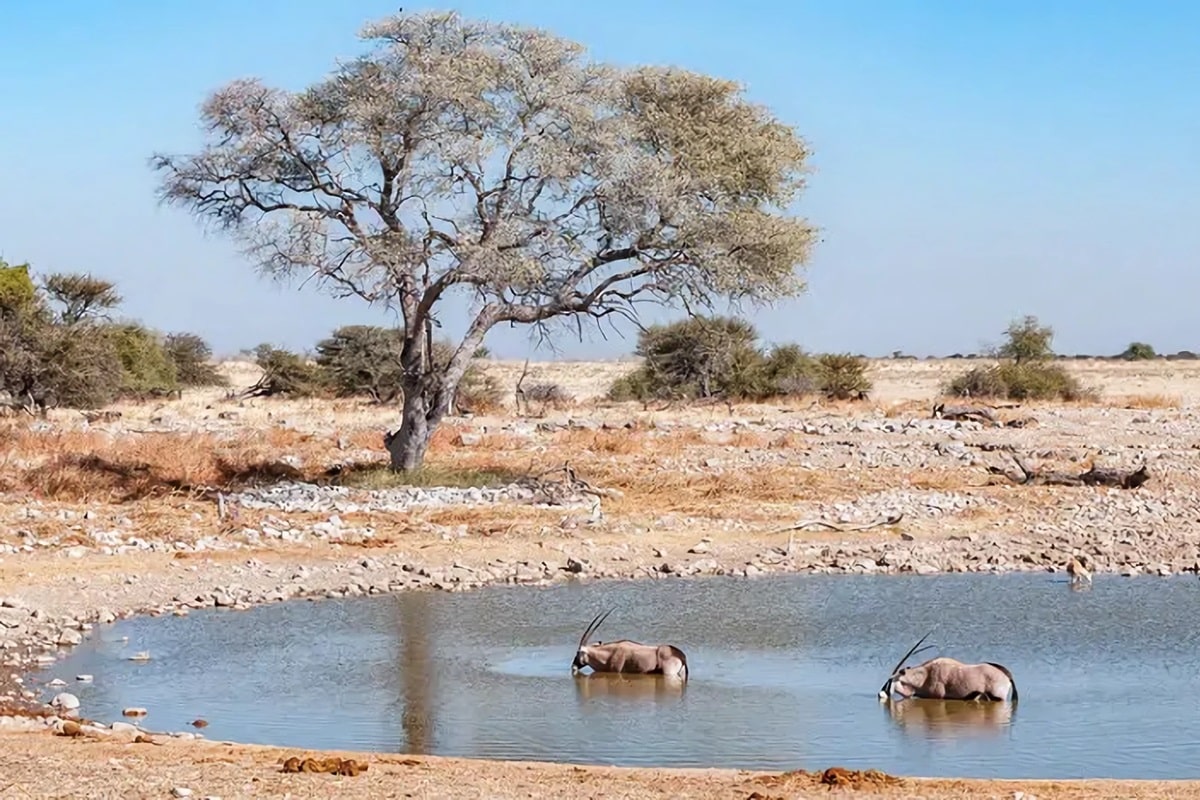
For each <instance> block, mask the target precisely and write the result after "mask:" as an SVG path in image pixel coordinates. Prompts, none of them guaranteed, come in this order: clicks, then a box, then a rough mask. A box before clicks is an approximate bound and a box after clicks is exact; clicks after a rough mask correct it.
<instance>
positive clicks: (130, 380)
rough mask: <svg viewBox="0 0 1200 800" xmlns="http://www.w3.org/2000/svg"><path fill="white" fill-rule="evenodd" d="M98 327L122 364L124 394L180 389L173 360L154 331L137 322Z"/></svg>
mask: <svg viewBox="0 0 1200 800" xmlns="http://www.w3.org/2000/svg"><path fill="white" fill-rule="evenodd" d="M100 330H102V331H103V332H104V335H105V337H106V338H107V339H108V340H109V341H110V342H111V343H112V347H113V349H114V351H115V352H116V355H117V360H118V361H119V362H120V364H121V384H120V385H121V395H122V396H123V397H144V396H146V395H152V394H161V393H164V392H173V391H175V390H177V389H178V388H179V378H178V376H177V374H176V372H175V362H174V361H172V360H171V357H170V356H169V355H168V354H167V350H166V348H165V347H164V346H163V342H162V339H161V338H160V337H159V336H158V335H157V334H155V333H154V332H153V331H151V330H149V329H147V328H145V327H143V326H141V325H138V324H136V323H123V324H114V325H105V326H103V327H101V328H100Z"/></svg>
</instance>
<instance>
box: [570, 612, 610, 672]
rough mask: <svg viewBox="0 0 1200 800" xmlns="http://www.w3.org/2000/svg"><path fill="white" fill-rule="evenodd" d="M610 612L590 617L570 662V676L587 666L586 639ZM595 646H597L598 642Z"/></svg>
mask: <svg viewBox="0 0 1200 800" xmlns="http://www.w3.org/2000/svg"><path fill="white" fill-rule="evenodd" d="M612 612H613V610H612V609H611V608H610V609H609V610H608V611H604V612H602V613H600V614H597V615H596V616H594V617H592V621H591V622H590V623H589V624H588V626H587V630H585V631H584V632H583V636H580V637H579V647H578V648H577V649H576V650H575V660H574V661H572V662H571V674H572V675H574V674H575V673H577V672H579V670H581V669H583V668H584V667H586V666H589V662H588V645H587V638H588V637H589V636H591V635H592V634H593V633H595V632H596V629H597V628H599V627H600V626H601V625H602V624H604V620H606V619H608V615H609V614H611V613H612ZM596 644H599V642H597V643H596Z"/></svg>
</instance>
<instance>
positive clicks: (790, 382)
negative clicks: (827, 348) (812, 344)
mask: <svg viewBox="0 0 1200 800" xmlns="http://www.w3.org/2000/svg"><path fill="white" fill-rule="evenodd" d="M764 366H765V371H766V377H767V381H768V383H769V385H770V386H771V387H772V388H773V389H774V390H775V392H776V393H777V394H780V395H785V396H786V395H791V396H796V397H804V396H806V395H810V394H816V393H817V392H819V391H820V390H821V374H820V365H819V363H818V361H817V359H815V358H813V357H812V356H810V355H809V354H807V353H805V352H804V350H803V348H801V347H800V345H798V344H784V345H779V346H777V347H775V348H773V349H772V350H771V352H770V354H769V355H767V359H766V364H765V365H764Z"/></svg>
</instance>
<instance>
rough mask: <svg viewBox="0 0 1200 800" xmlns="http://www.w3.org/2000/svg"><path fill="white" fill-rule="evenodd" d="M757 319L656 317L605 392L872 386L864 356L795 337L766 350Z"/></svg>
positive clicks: (684, 394)
mask: <svg viewBox="0 0 1200 800" xmlns="http://www.w3.org/2000/svg"><path fill="white" fill-rule="evenodd" d="M756 339H757V334H756V332H755V330H754V327H753V326H752V325H751V324H750V323H748V322H746V321H745V320H740V319H730V318H723V317H717V318H706V317H694V318H691V319H688V320H684V321H682V322H676V323H673V324H671V325H658V326H653V327H651V328H648V329H647V330H645V331H644V332H643V333H642V335H641V336H639V337H638V347H637V351H636V352H637V354H638V355H640V356H642V357H643V359H644V361H643V362H642V364H641V365H640V366H639V367H638V368H637V369H635V370H633V371H632V372H629V373H627V374H626V375H623V376H621V377H620V378H618V379H617V380H615V381H613V383H612V385H611V386H610V387H609V390H608V395H607V396H608V399H610V400H614V401H618V402H620V401H627V400H642V401H645V400H648V399H651V398H656V399H683V400H691V399H698V398H707V397H722V398H725V399H728V400H766V399H769V398H772V397H785V396H792V397H798V396H806V395H810V394H818V393H819V394H824V395H825V396H826V397H830V398H837V399H846V398H857V397H859V396H861V395H862V394H865V393H866V392H868V391H870V389H871V382H870V380H868V379H867V377H866V369H867V362H866V359H864V358H862V357H860V356H851V355H838V354H828V355H822V356H817V357H813V356H810V355H808V354H807V353H805V352H804V351H803V350H802V349H801V348H800V347H799V346H798V345H794V344H787V345H779V346H777V347H774V348H772V349H771V351H770V352H769V353H767V354H764V353H763V352H762V350H760V349H759V347H758V346H757V344H756Z"/></svg>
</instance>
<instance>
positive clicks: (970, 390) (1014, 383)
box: [946, 361, 1096, 401]
mask: <svg viewBox="0 0 1200 800" xmlns="http://www.w3.org/2000/svg"><path fill="white" fill-rule="evenodd" d="M946 392H947V394H950V395H953V396H955V397H983V398H1002V399H1006V400H1066V401H1079V400H1092V399H1095V396H1096V393H1095V391H1093V390H1090V389H1087V388H1086V387H1084V386H1083V385H1082V384H1081V383H1080V382H1079V379H1078V378H1076V377H1075V376H1074V375H1072V374H1070V373H1069V372H1067V371H1066V370H1065V369H1063V368H1062V367H1061V366H1059V365H1057V364H1050V363H1044V362H1040V361H1030V362H1016V361H1009V362H1004V363H1001V364H995V365H992V366H990V367H975V368H974V369H972V370H970V371H969V372H967V373H965V374H963V375H959V376H958V377H956V378H954V379H953V380H951V381H950V383H949V384H948V385H947V387H946Z"/></svg>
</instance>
